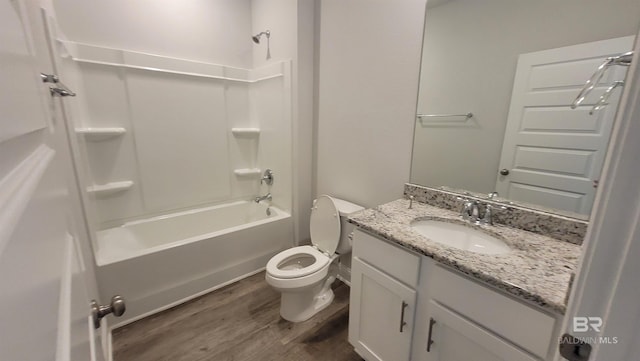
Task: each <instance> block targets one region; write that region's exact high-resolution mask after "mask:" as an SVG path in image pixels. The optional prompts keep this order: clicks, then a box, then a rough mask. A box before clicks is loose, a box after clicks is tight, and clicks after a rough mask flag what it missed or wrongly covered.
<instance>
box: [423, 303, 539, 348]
mask: <svg viewBox="0 0 640 361" xmlns="http://www.w3.org/2000/svg"><path fill="white" fill-rule="evenodd" d="M469 302H472V300H469ZM514 321H515V320H514ZM422 322H424V320H423V321H422ZM426 322H427V323H429V322H431V323H432V324H433V325H432V326H431V327H429V335H428V340H427V342H429V341H431V345H430V347H429V351H428V352H427V353H426V354H425V355H426V360H428V361H468V360H473V361H536V360H539V359H538V358H536V357H534V356H531V355H530V354H528V353H526V352H525V351H522V350H521V349H519V348H517V347H516V346H514V345H512V344H510V343H508V342H506V341H505V340H503V339H502V338H500V337H498V336H496V335H494V334H493V333H491V332H489V331H487V330H485V329H484V328H482V327H480V326H479V325H477V324H475V323H473V322H471V321H469V320H467V319H466V318H464V317H462V316H461V315H459V314H457V313H455V312H453V311H451V310H449V309H447V308H446V307H444V306H442V305H440V304H439V303H437V302H435V301H433V300H431V301H430V302H429V318H428V319H427V320H426Z"/></svg>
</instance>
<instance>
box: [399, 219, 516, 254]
mask: <svg viewBox="0 0 640 361" xmlns="http://www.w3.org/2000/svg"><path fill="white" fill-rule="evenodd" d="M411 228H413V229H414V230H415V231H416V232H418V233H420V234H421V235H423V236H425V237H427V238H429V240H431V241H434V242H437V243H440V244H442V245H445V246H448V247H453V248H458V249H462V250H465V251H471V252H476V253H483V254H501V253H508V252H510V251H511V248H509V246H508V245H507V244H506V243H505V242H504V241H502V240H500V239H498V238H496V237H493V236H492V235H490V234H487V233H485V232H482V231H479V230H477V229H474V228H471V227H467V226H464V225H461V224H457V223H449V222H443V221H438V220H433V219H430V220H417V221H413V222H411Z"/></svg>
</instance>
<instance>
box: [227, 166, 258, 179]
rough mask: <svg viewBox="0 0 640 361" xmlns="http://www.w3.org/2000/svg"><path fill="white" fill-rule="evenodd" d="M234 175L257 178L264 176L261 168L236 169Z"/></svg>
mask: <svg viewBox="0 0 640 361" xmlns="http://www.w3.org/2000/svg"><path fill="white" fill-rule="evenodd" d="M233 173H234V174H235V175H236V176H238V177H256V176H259V175H260V174H262V172H261V170H260V168H240V169H235V170H234V171H233Z"/></svg>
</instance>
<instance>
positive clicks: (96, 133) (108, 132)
mask: <svg viewBox="0 0 640 361" xmlns="http://www.w3.org/2000/svg"><path fill="white" fill-rule="evenodd" d="M126 132H127V130H126V129H124V128H122V127H109V128H76V134H79V135H83V136H84V137H85V139H86V140H88V141H91V142H100V141H103V140H107V139H110V138H115V137H119V136H121V135H123V134H124V133H126Z"/></svg>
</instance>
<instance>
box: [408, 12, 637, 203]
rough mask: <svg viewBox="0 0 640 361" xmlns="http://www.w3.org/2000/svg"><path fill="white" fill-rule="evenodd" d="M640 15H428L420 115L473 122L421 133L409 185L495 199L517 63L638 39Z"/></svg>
mask: <svg viewBox="0 0 640 361" xmlns="http://www.w3.org/2000/svg"><path fill="white" fill-rule="evenodd" d="M639 14H640V1H637V0H608V1H601V0H561V1H558V0H538V1H524V0H481V1H480V0H452V1H449V2H447V3H445V4H443V5H440V6H436V7H433V8H430V9H429V10H428V12H427V17H426V24H425V44H426V45H425V47H424V51H423V60H422V64H423V68H422V72H421V89H420V97H419V100H418V113H427V114H435V113H466V112H473V113H474V115H475V117H474V119H472V120H471V121H469V122H468V125H466V126H439V127H425V128H418V131H417V134H416V136H417V137H416V140H415V146H414V153H413V164H414V166H413V169H412V173H411V181H412V182H414V183H418V184H423V185H432V186H440V185H448V186H452V187H455V188H462V189H468V190H473V191H478V192H490V191H493V190H494V187H495V181H496V176H497V171H498V163H499V160H500V151H501V149H502V138H503V136H504V130H505V125H506V121H507V115H508V110H509V102H510V98H511V90H512V86H513V77H514V75H515V70H516V65H517V60H518V55H519V54H522V53H529V52H533V51H539V50H545V49H552V48H558V47H563V46H568V45H573V44H579V43H586V42H591V41H597V40H604V39H610V38H615V37H621V36H626V35H634V34H636V32H637V31H638V25H639V17H638V15H639ZM585 80H586V79H585Z"/></svg>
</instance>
